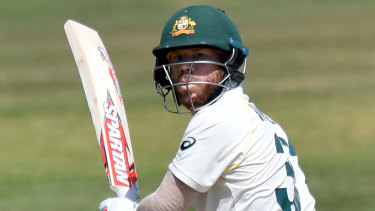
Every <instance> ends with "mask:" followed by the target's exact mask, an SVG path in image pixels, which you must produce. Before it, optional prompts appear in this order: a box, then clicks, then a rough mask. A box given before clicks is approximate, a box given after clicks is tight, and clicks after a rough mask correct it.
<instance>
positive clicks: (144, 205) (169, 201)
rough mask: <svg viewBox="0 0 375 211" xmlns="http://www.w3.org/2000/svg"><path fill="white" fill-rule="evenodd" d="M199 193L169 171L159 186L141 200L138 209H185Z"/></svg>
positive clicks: (179, 210) (139, 210)
mask: <svg viewBox="0 0 375 211" xmlns="http://www.w3.org/2000/svg"><path fill="white" fill-rule="evenodd" d="M197 194H198V192H197V191H195V190H193V189H191V188H190V187H188V186H187V185H185V184H184V183H183V182H181V181H180V180H179V179H177V178H176V177H175V176H174V175H173V174H172V173H171V172H170V171H168V172H167V173H166V174H165V177H164V179H163V181H162V183H161V184H160V186H159V188H158V189H157V190H156V191H155V192H154V193H152V194H150V195H149V196H147V197H146V198H144V199H143V200H142V201H141V202H140V204H139V206H138V208H137V211H152V210H166V211H184V210H187V209H188V208H189V205H190V204H191V202H192V201H193V199H194V198H195V196H196V195H197Z"/></svg>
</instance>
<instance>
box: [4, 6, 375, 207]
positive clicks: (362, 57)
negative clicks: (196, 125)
mask: <svg viewBox="0 0 375 211" xmlns="http://www.w3.org/2000/svg"><path fill="white" fill-rule="evenodd" d="M190 4H211V5H213V6H216V7H220V8H222V9H224V10H226V11H227V13H228V14H229V15H230V16H231V17H232V19H233V20H234V21H235V22H236V24H237V25H238V27H239V29H240V32H241V34H242V37H243V41H244V43H245V44H246V45H247V46H249V48H250V57H249V59H248V69H247V78H246V81H245V84H244V88H245V90H246V92H247V93H248V94H249V95H250V96H251V98H252V100H253V101H254V102H255V103H256V104H257V105H258V107H260V108H261V109H262V110H263V111H264V112H266V113H267V114H269V115H270V116H271V117H272V118H273V119H274V120H276V121H278V122H279V123H280V124H281V125H282V126H283V127H284V129H285V130H286V131H287V133H288V135H289V137H290V139H291V140H292V141H293V144H294V146H295V148H296V150H297V152H298V154H299V157H300V164H301V166H302V167H303V170H304V171H305V173H306V175H307V179H308V183H309V186H310V189H311V191H312V193H313V194H314V196H315V197H316V199H317V209H318V210H373V209H374V207H375V202H374V200H372V199H373V198H374V197H375V185H374V184H373V183H372V182H371V181H372V178H373V176H374V175H375V167H374V165H373V164H374V163H375V162H374V161H375V157H374V156H373V154H374V147H375V144H374V138H375V132H374V131H373V128H374V122H375V121H374V116H375V108H374V106H373V105H374V103H375V93H374V90H375V83H374V81H375V71H374V67H375V62H374V61H375V60H374V58H375V48H374V44H373V38H374V37H375V28H374V27H373V23H374V21H375V14H374V13H373V11H374V9H375V2H374V1H370V0H359V1H348V0H345V1H338V0H327V1H322V0H316V1H308V0H302V1H296V0H286V1H276V0H271V1H252V0H250V1H245V0H239V1H215V2H214V3H212V1H197V0H191V1H172V0H165V1H145V0H138V1H120V0H108V1H99V0H92V1H83V0H75V1H73V0H66V1H57V0H52V1H43V0H34V1H26V0H19V1H11V0H2V1H1V2H0V42H1V46H0V63H1V68H0V146H1V147H0V166H1V170H0V187H1V188H0V209H1V210H97V206H98V204H99V203H100V201H101V200H103V199H105V198H107V197H110V196H114V193H113V192H112V191H111V190H109V189H108V187H107V183H106V179H105V175H104V169H103V167H102V163H101V158H100V152H99V148H98V145H97V142H96V138H95V134H94V130H93V127H92V124H91V117H90V114H89V111H88V108H87V104H86V99H85V96H84V93H83V90H82V86H81V82H80V79H79V75H78V72H77V70H76V67H75V64H74V61H73V57H72V54H71V52H70V48H69V46H68V43H67V41H66V38H65V34H64V31H63V24H64V22H65V21H66V20H67V19H75V20H78V21H80V22H82V23H84V24H87V25H89V26H91V27H93V28H95V29H97V30H98V31H99V33H100V35H101V37H102V39H103V41H104V43H105V44H106V47H107V50H108V51H109V53H110V55H111V59H112V61H113V63H114V65H115V67H116V69H117V74H118V76H119V80H120V84H121V88H122V92H123V95H124V98H125V103H126V104H125V106H126V110H127V115H128V121H129V127H130V132H131V137H132V143H133V150H134V153H135V159H136V165H137V171H138V176H139V184H140V188H141V194H142V197H144V196H146V195H147V194H149V193H151V192H152V191H153V190H154V189H155V188H156V187H157V186H158V184H159V183H160V181H161V179H162V177H163V175H164V172H165V171H166V169H167V166H168V163H169V162H170V161H171V159H172V158H173V156H174V154H175V151H176V149H177V147H178V140H179V138H180V136H181V135H182V132H183V130H184V127H185V125H186V123H187V121H188V119H189V116H186V115H185V116H181V115H173V114H169V113H167V112H166V111H164V110H163V108H162V104H161V99H160V98H159V96H157V95H156V94H155V91H154V86H153V81H152V72H151V70H152V67H153V64H154V58H153V56H152V55H151V50H152V48H153V47H154V46H155V45H157V43H158V41H159V36H160V33H161V30H162V27H163V25H164V22H165V21H166V20H167V18H168V17H169V16H170V15H171V14H172V13H173V12H175V11H176V10H177V9H180V8H182V7H184V6H188V5H190Z"/></svg>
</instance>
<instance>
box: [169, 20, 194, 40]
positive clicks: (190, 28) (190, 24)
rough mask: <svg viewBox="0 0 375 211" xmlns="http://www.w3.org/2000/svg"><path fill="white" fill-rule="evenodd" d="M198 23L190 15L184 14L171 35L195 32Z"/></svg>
mask: <svg viewBox="0 0 375 211" xmlns="http://www.w3.org/2000/svg"><path fill="white" fill-rule="evenodd" d="M196 25H197V24H196V23H195V21H193V20H191V18H189V17H188V16H182V17H180V19H178V20H176V22H175V24H174V25H173V27H172V31H171V35H172V37H176V36H178V35H180V34H194V33H195V30H194V27H195V26H196Z"/></svg>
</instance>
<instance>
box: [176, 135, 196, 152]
mask: <svg viewBox="0 0 375 211" xmlns="http://www.w3.org/2000/svg"><path fill="white" fill-rule="evenodd" d="M196 142H197V140H196V139H195V138H193V137H187V138H186V139H185V140H183V141H182V143H181V146H180V149H181V151H184V150H186V149H189V148H190V147H192V146H193V145H194V144H195V143H196Z"/></svg>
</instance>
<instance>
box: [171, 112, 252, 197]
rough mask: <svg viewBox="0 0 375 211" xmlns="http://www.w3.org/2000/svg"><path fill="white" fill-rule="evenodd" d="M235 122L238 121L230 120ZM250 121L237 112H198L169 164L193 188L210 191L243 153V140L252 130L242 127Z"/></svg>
mask: <svg viewBox="0 0 375 211" xmlns="http://www.w3.org/2000/svg"><path fill="white" fill-rule="evenodd" d="M202 111H203V110H202ZM239 113H240V112H239ZM217 114H220V116H217ZM233 118H236V120H235V121H233ZM233 122H236V125H233V124H231V123H233ZM248 124H249V122H248V119H247V118H239V119H237V116H229V115H226V114H225V113H223V112H218V111H217V110H205V111H204V112H202V113H199V112H198V113H197V114H196V115H195V116H194V117H193V118H192V120H191V121H190V123H189V125H188V127H187V129H186V131H185V133H184V136H183V138H182V140H181V144H180V148H179V150H178V152H177V154H176V156H175V158H174V159H173V161H172V163H171V164H170V165H169V169H170V171H172V172H173V174H174V175H175V176H176V177H177V178H179V179H180V180H181V181H182V182H184V183H185V184H186V185H188V186H189V187H191V188H193V189H194V190H196V191H198V192H202V193H204V192H207V191H208V190H209V189H210V188H211V187H212V186H213V185H214V184H215V183H216V181H217V180H218V178H219V177H220V176H221V175H222V174H223V172H224V171H225V170H226V169H227V168H228V167H229V166H230V165H231V164H232V163H233V162H234V161H235V160H237V159H238V158H239V157H240V156H241V155H242V153H243V148H244V147H245V146H244V143H243V140H244V139H245V138H246V136H248V131H249V130H241V129H239V128H244V127H248ZM238 125H241V127H238Z"/></svg>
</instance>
